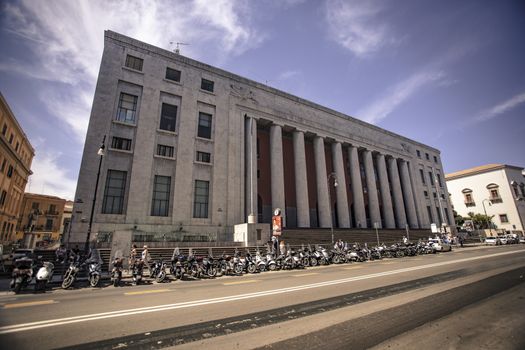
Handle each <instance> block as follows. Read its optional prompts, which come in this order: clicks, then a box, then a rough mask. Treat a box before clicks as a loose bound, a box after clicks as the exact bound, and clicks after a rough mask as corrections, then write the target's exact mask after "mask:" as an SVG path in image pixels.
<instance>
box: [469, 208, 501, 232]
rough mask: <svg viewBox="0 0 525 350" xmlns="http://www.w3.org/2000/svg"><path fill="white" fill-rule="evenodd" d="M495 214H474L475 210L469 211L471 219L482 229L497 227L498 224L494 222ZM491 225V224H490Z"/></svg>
mask: <svg viewBox="0 0 525 350" xmlns="http://www.w3.org/2000/svg"><path fill="white" fill-rule="evenodd" d="M493 217H494V215H492V216H490V215H485V214H474V213H473V212H470V213H468V218H467V219H469V220H472V222H474V226H475V227H477V228H480V229H486V228H490V227H492V228H495V227H496V225H494V223H493V222H492V218H493ZM489 225H490V226H489Z"/></svg>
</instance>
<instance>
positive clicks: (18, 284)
mask: <svg viewBox="0 0 525 350" xmlns="http://www.w3.org/2000/svg"><path fill="white" fill-rule="evenodd" d="M21 289H22V283H20V282H16V283H15V287H14V288H13V290H14V292H15V294H18V293H20V290H21Z"/></svg>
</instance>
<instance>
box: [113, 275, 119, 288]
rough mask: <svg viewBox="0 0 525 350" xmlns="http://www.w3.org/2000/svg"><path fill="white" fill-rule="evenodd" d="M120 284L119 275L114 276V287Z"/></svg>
mask: <svg viewBox="0 0 525 350" xmlns="http://www.w3.org/2000/svg"><path fill="white" fill-rule="evenodd" d="M119 284H120V278H118V276H117V277H113V287H118V286H119Z"/></svg>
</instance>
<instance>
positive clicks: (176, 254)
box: [171, 247, 180, 260]
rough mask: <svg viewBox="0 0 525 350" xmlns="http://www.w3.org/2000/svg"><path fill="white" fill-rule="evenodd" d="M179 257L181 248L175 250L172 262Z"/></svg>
mask: <svg viewBox="0 0 525 350" xmlns="http://www.w3.org/2000/svg"><path fill="white" fill-rule="evenodd" d="M178 256H180V250H179V247H176V248H175V249H173V255H172V256H171V260H175V258H177V257H178Z"/></svg>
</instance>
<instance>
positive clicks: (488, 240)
mask: <svg viewBox="0 0 525 350" xmlns="http://www.w3.org/2000/svg"><path fill="white" fill-rule="evenodd" d="M485 244H487V245H501V240H500V239H499V237H497V236H487V237H485Z"/></svg>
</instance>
